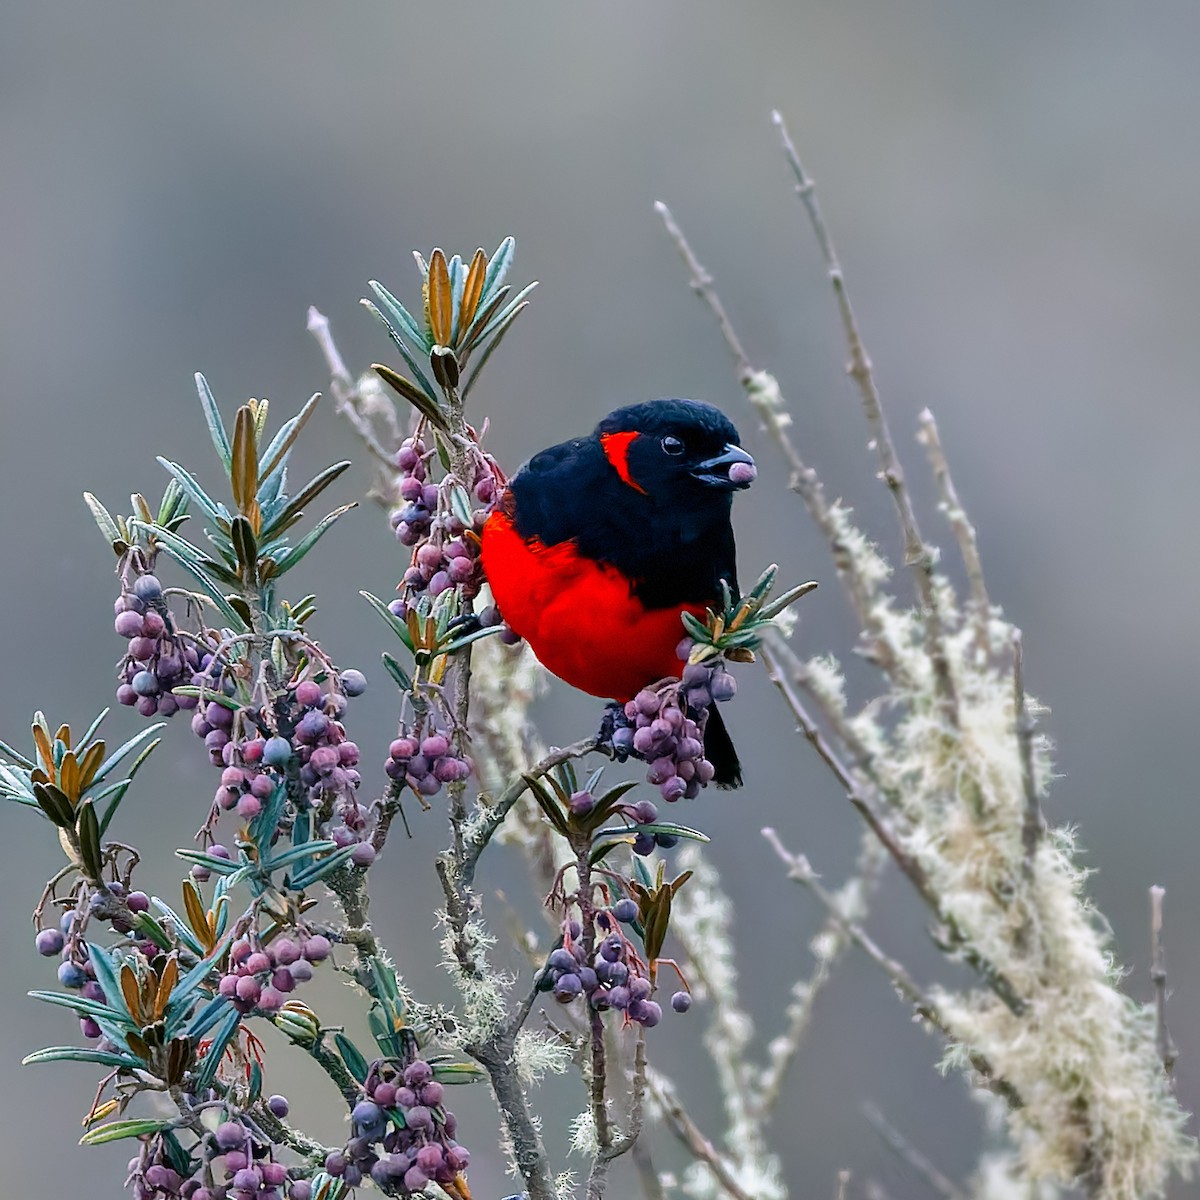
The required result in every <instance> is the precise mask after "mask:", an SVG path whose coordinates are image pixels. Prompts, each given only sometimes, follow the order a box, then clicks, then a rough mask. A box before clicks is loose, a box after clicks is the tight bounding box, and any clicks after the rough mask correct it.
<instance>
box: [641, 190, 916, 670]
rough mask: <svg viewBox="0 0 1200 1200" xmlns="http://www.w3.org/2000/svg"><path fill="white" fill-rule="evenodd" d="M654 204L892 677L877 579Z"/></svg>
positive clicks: (777, 396) (666, 215)
mask: <svg viewBox="0 0 1200 1200" xmlns="http://www.w3.org/2000/svg"><path fill="white" fill-rule="evenodd" d="M654 208H655V211H656V212H657V213H658V215H659V216H660V217H661V218H662V222H663V225H664V226H665V227H666V230H667V235H668V236H669V237H670V239H671V240H672V241H673V242H674V243H675V248H676V249H677V250H678V251H679V254H680V256H681V257H682V259H683V261H684V263H685V264H686V265H687V268H688V273H689V276H690V283H691V286H692V290H693V291H694V292H695V293H696V295H697V296H699V297H700V299H701V300H702V301H703V302H704V303H705V304H706V305H707V307H708V309H709V310H710V311H711V312H712V314H713V316H714V317H715V318H716V321H717V324H718V326H719V327H720V329H721V335H722V336H723V337H724V339H725V344H726V345H727V346H728V347H729V350H730V353H731V354H732V355H733V358H734V361H735V362H736V364H737V372H738V381H739V382H740V383H741V385H742V387H743V388H744V389H745V392H746V396H747V398H748V399H749V400H750V402H751V404H753V405H754V408H755V410H756V411H757V413H758V415H759V417H760V419H761V420H762V422H763V424H764V425H765V426H766V429H767V432H768V433H769V434H770V435H771V438H772V440H773V441H774V442H775V444H776V445H777V446H778V447H779V449H780V451H781V452H782V454H783V457H784V460H785V461H786V462H787V464H788V466H789V467H790V468H791V478H790V480H789V483H788V486H789V487H790V488H791V490H792V491H793V492H795V493H796V495H798V496H799V497H800V499H801V500H802V501H803V502H804V506H805V508H807V509H808V513H809V515H810V516H811V517H812V519H813V520H814V521H815V522H816V525H817V527H818V528H819V529H820V530H821V532H822V534H823V535H824V537H825V539H826V541H827V542H828V543H829V547H830V550H831V551H832V553H833V560H834V566H835V567H836V569H837V573H838V578H839V579H840V580H841V582H842V586H843V587H844V588H845V589H846V593H847V595H848V596H849V597H850V601H851V603H852V604H853V605H854V609H855V612H856V613H857V614H858V619H859V622H860V624H861V625H862V627H863V629H864V631H866V633H867V634H868V635H869V636H870V637H871V638H872V642H873V646H872V654H873V656H874V658H875V659H876V661H878V662H879V664H880V666H881V667H882V668H883V669H884V670H885V671H887V672H888V673H889V674H890V675H892V676H893V677H896V676H897V674H898V673H899V672H900V670H901V666H900V662H899V660H898V659H897V658H896V655H895V654H894V652H893V650H892V647H891V644H890V642H889V640H888V638H887V636H886V633H885V630H884V628H883V626H882V624H881V623H880V620H879V615H878V612H877V604H878V602H879V599H880V594H879V585H878V581H876V580H874V579H872V578H870V577H868V576H867V575H866V574H865V573H864V572H863V571H861V570H860V569H859V563H858V561H857V559H856V557H855V556H854V555H853V554H852V553H850V549H849V547H848V546H847V544H846V530H845V527H844V522H843V520H842V519H841V514H840V513H837V512H835V511H834V509H833V508H832V507H831V506H830V504H829V502H828V501H827V500H826V499H825V489H824V488H823V486H822V484H821V481H820V479H819V478H818V476H817V473H816V471H815V470H813V468H812V467H810V466H809V465H808V464H807V463H806V462H805V461H804V459H803V457H802V456H801V454H800V451H799V450H798V449H797V448H796V444H795V443H794V442H793V441H792V438H791V435H790V434H789V432H788V429H789V427H790V426H791V423H792V418H791V417H790V416H789V415H788V413H787V409H786V404H785V402H784V399H783V395H782V393H781V392H780V390H779V384H778V382H777V381H776V379H775V378H774V376H772V375H770V374H769V373H768V372H766V371H761V370H757V369H755V367H754V366H753V365H752V364H751V363H750V361H749V358H748V357H747V355H746V352H745V350H744V349H743V348H742V343H741V341H740V340H739V338H738V336H737V333H736V332H735V331H734V328H733V324H732V322H731V321H730V319H729V316H728V314H727V313H726V311H725V307H724V305H723V304H722V303H721V299H720V297H719V296H718V295H717V290H716V287H715V285H714V281H713V277H712V275H711V274H709V272H708V270H707V269H706V268H705V267H704V265H703V264H702V263H701V262H700V260H699V259H698V258H697V257H696V254H695V251H693V250H692V247H691V245H690V244H689V243H688V240H687V238H686V237H685V236H684V233H683V230H682V229H681V228H680V227H679V225H678V223H677V222H676V220H675V218H674V217H673V216H672V215H671V210H670V209H669V208H668V207H667V206H666V205H665V204H663V203H662V201H658V202H657V203H656V204H655V206H654Z"/></svg>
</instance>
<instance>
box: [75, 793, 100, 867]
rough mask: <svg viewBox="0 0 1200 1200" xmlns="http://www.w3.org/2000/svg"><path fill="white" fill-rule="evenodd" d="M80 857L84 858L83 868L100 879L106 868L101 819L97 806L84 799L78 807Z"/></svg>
mask: <svg viewBox="0 0 1200 1200" xmlns="http://www.w3.org/2000/svg"><path fill="white" fill-rule="evenodd" d="M77 822H78V825H77V827H78V830H79V857H80V858H81V859H82V860H83V869H84V870H85V871H86V872H87V873H88V875H89V876H90V877H91V878H92V879H99V878H100V874H101V872H102V871H103V870H104V861H103V859H102V858H101V853H100V821H99V819H98V818H97V817H96V806H95V805H94V804H93V803H92V802H91V800H84V801H82V802H81V803H80V805H79V809H78V817H77Z"/></svg>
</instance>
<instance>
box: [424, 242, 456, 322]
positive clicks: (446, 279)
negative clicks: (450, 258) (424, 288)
mask: <svg viewBox="0 0 1200 1200" xmlns="http://www.w3.org/2000/svg"><path fill="white" fill-rule="evenodd" d="M453 320H454V293H453V290H452V289H451V286H450V269H449V268H448V267H447V266H446V256H445V255H444V254H443V253H442V251H441V250H440V249H439V250H435V251H434V252H433V255H432V256H431V257H430V259H429V328H430V331H431V332H432V333H433V340H434V342H435V344H437V345H439V346H448V345H450V332H451V327H452V325H453Z"/></svg>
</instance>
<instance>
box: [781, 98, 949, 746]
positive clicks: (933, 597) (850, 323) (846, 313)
mask: <svg viewBox="0 0 1200 1200" xmlns="http://www.w3.org/2000/svg"><path fill="white" fill-rule="evenodd" d="M771 118H772V120H773V121H774V122H775V127H776V128H777V129H778V130H779V137H780V140H781V142H782V144H783V152H784V156H785V157H786V158H787V161H788V164H789V165H790V166H791V168H792V172H793V173H794V174H795V176H796V195H797V196H799V197H800V200H801V203H803V205H804V209H805V211H806V212H807V213H808V219H809V223H810V224H811V225H812V229H813V233H814V234H815V235H816V238H817V244H818V245H819V246H820V249H821V256H822V257H823V258H824V260H825V266H826V268H827V269H828V272H829V281H830V283H831V284H832V285H833V292H834V296H835V298H836V300H837V306H838V313H839V315H840V316H841V319H842V330H843V332H844V334H845V336H846V344H847V346H848V347H849V351H850V361H849V363H848V364H847V367H846V370H847V372H848V373H849V375H850V377H851V378H852V379H853V380H854V382H855V383H856V384H857V385H858V390H859V394H860V395H861V396H862V401H863V410H864V412H865V413H866V417H867V427H868V429H869V430H870V433H871V442H872V444H873V445H874V447H875V449H876V450H877V451H878V453H879V460H880V464H881V466H882V468H883V472H882V473H883V481H884V483H886V484H887V488H888V491H889V492H890V493H891V496H892V500H893V502H894V503H895V507H896V515H897V517H898V518H899V522H900V532H901V534H902V535H903V538H904V561H905V563H906V564H907V565H908V566H911V567H912V568H913V569H914V571H915V576H916V582H917V591H918V593H919V595H920V597H921V606H922V609H923V616H924V619H925V626H926V630H927V634H928V638H927V640H928V644H929V650H930V658H931V660H932V663H933V669H934V674H935V677H936V679H937V684H938V693H939V695H940V696H941V698H942V701H943V710H944V715H945V717H946V718H947V720H949V721H950V722H951V723H955V722H956V720H957V716H956V714H957V699H956V697H955V688H954V680H953V677H952V676H951V674H950V663H949V660H948V658H947V657H946V648H945V645H944V644H943V638H942V628H941V625H942V622H941V610H940V605H939V603H938V598H937V593H936V591H935V588H934V570H933V569H934V564H935V563H936V555H935V553H934V551H933V549H932V548H931V547H930V546H928V545H926V543H925V540H924V538H923V537H922V536H921V530H920V527H919V526H918V524H917V514H916V512H915V511H914V509H913V505H912V497H911V496H910V495H909V492H908V487H907V485H906V484H905V482H904V471H903V469H902V468H901V466H900V457H899V455H898V454H897V453H896V446H895V443H894V442H893V441H892V434H891V430H890V429H889V428H888V423H887V417H886V415H885V414H884V411H883V406H882V404H881V403H880V399H879V389H878V387H877V386H876V384H875V376H874V374H873V373H872V370H871V360H870V358H869V357H868V356H867V350H866V346H865V345H864V344H863V339H862V333H861V331H860V330H859V327H858V320H857V318H856V317H855V315H854V309H853V307H852V306H851V304H850V295H849V292H848V291H847V290H846V278H845V275H844V274H843V272H842V264H841V263H840V262H839V261H838V257H837V252H836V251H835V250H834V247H833V239H832V237H831V236H830V234H829V228H828V226H827V225H826V224H825V218H824V216H823V215H822V214H821V206H820V204H819V203H818V201H817V192H816V186H815V185H814V183H813V181H812V180H811V179H810V178H809V177H808V175H807V174H806V172H805V170H804V167H803V165H802V164H801V162H800V156H799V155H798V154H797V153H796V147H795V146H794V145H793V144H792V139H791V136H790V135H789V134H788V131H787V126H786V125H785V124H784V121H783V117H782V116H781V115H780V114H779V113H778V112H775V113H772V114H771Z"/></svg>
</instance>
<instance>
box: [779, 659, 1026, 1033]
mask: <svg viewBox="0 0 1200 1200" xmlns="http://www.w3.org/2000/svg"><path fill="white" fill-rule="evenodd" d="M760 653H761V654H762V658H763V662H764V664H765V665H766V668H767V675H768V677H769V678H770V680H771V682H772V683H774V684H775V686H776V687H777V688H778V689H779V691H780V692H781V693H782V695H783V697H784V699H785V700H786V701H787V703H788V707H789V708H790V709H791V710H792V713H793V715H794V716H795V718H796V721H797V723H798V724H799V726H800V731H801V732H802V733H803V734H804V736H805V737H806V738H807V739H808V740H809V742H810V743H811V744H812V746H813V748H814V749H815V750H816V751H817V753H818V754H819V755H820V756H821V758H822V759H823V760H824V762H825V763H826V765H827V766H828V767H829V769H830V770H831V771H832V772H833V773H834V775H835V776H836V777H837V780H838V782H839V783H841V785H842V787H843V788H845V790H846V798H847V799H848V800H849V801H850V803H851V804H853V805H854V807H855V808H856V809H858V811H859V812H860V813H861V814H862V816H863V818H864V820H865V821H866V822H867V824H868V825H869V826H870V827H871V830H872V832H873V833H874V834H875V836H876V837H877V838H878V839H879V840H880V842H882V843H883V845H884V847H885V848H886V849H887V852H888V853H889V854H890V855H891V856H892V860H893V861H894V862H895V864H896V866H898V867H899V868H900V870H901V871H902V872H903V873H904V875H905V876H906V877H907V878H908V880H909V882H910V883H911V884H912V885H913V887H915V888H916V889H917V892H918V894H919V895H920V897H921V899H922V900H924V901H925V903H926V904H927V905H928V906H929V908H930V909H931V910H932V911H933V912H934V914H935V915H936V916H937V918H938V920H939V921H941V922H942V923H943V924H944V925H945V926H946V931H947V933H948V935H949V940H950V941H951V943H952V944H953V945H955V946H956V947H958V948H959V949H961V951H962V954H963V958H964V959H965V960H966V961H967V962H968V963H969V964H970V965H971V966H972V967H974V969H975V970H976V971H978V972H979V974H980V975H981V976H982V977H983V979H984V980H985V982H986V983H987V985H988V987H990V988H991V989H992V991H993V992H995V993H996V995H997V996H998V997H999V999H1000V1000H1001V1001H1003V1003H1004V1005H1005V1007H1007V1008H1008V1009H1009V1011H1010V1012H1012V1013H1013V1014H1014V1015H1015V1016H1021V1015H1022V1014H1023V1013H1024V1012H1025V1010H1026V1008H1027V1007H1028V1006H1027V1004H1026V1002H1025V1000H1024V999H1023V998H1022V997H1021V996H1020V995H1019V994H1018V993H1017V990H1016V989H1015V988H1014V987H1013V985H1012V983H1011V982H1010V981H1009V980H1008V979H1007V978H1006V977H1005V976H1004V975H1003V974H1002V973H1001V971H1000V970H999V969H998V968H997V967H996V966H995V964H994V963H992V962H990V961H988V959H986V958H984V957H983V955H981V954H980V953H979V951H978V950H976V949H975V948H974V946H972V945H971V944H970V943H969V942H968V940H967V938H966V937H965V936H964V934H963V932H962V930H961V929H960V927H959V925H958V923H957V922H956V921H955V920H954V919H953V917H951V916H950V915H948V914H947V913H946V912H945V911H944V910H943V907H942V900H941V897H940V896H939V895H938V893H937V890H936V889H935V888H934V886H933V884H932V882H931V881H930V879H929V875H928V873H927V872H926V870H925V868H924V867H923V866H921V864H920V863H919V862H918V861H917V859H916V858H915V857H914V856H913V855H912V854H910V853H909V852H908V851H907V850H906V849H905V848H904V846H903V844H902V842H901V838H900V834H899V832H898V831H897V830H896V829H895V828H894V827H893V826H892V824H891V822H890V821H888V819H887V818H886V817H885V816H884V802H883V797H882V796H881V794H880V793H879V791H878V790H877V789H876V787H875V786H874V785H873V784H871V783H868V782H867V781H866V780H865V779H860V778H858V777H857V776H856V775H855V774H854V773H853V772H851V771H850V770H849V768H847V767H846V766H845V764H844V763H843V762H842V761H841V759H840V758H839V757H838V754H837V752H836V751H835V750H834V748H833V747H832V746H830V744H829V742H828V740H827V739H826V737H825V735H824V734H823V733H822V732H821V730H820V728H819V727H818V726H817V724H816V722H815V721H814V720H813V719H812V717H811V716H810V714H809V712H808V710H807V709H806V708H805V706H804V702H803V701H802V700H801V699H800V697H799V696H798V695H796V691H795V689H794V688H793V687H792V686H791V684H790V681H789V680H788V679H787V678H786V677H785V675H784V674H783V672H782V671H781V670H780V665H779V661H778V659H777V658H776V657H775V655H774V652H773V650H772V647H771V646H770V645H769V644H767V643H764V644H763V646H762V648H761V651H760Z"/></svg>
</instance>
